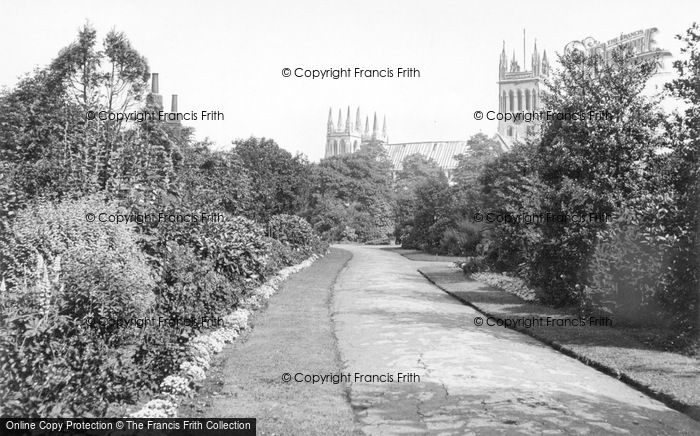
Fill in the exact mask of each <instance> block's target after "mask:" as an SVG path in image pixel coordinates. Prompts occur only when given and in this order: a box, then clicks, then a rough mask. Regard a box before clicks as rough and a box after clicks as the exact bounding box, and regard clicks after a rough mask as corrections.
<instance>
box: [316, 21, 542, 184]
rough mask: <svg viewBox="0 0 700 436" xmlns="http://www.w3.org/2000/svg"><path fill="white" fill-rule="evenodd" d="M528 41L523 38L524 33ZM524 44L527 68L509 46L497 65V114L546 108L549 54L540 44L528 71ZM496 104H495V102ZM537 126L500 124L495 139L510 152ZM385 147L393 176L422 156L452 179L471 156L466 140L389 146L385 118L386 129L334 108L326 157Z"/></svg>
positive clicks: (330, 114)
mask: <svg viewBox="0 0 700 436" xmlns="http://www.w3.org/2000/svg"><path fill="white" fill-rule="evenodd" d="M523 37H524V33H523ZM526 59H527V56H526V53H525V39H524V38H523V58H522V60H523V67H522V69H521V66H520V64H519V63H518V60H517V59H516V55H515V51H513V56H512V57H511V58H510V59H509V58H508V56H507V55H506V48H505V42H504V43H503V49H502V51H501V56H500V59H499V64H498V100H497V102H498V105H497V107H498V111H499V112H500V113H506V112H510V113H513V114H515V113H519V112H534V111H539V110H541V108H542V102H541V99H542V92H543V88H544V84H543V81H544V79H545V78H546V77H547V76H549V73H550V65H549V60H548V59H547V52H546V51H545V52H543V53H542V54H541V55H540V52H539V50H538V48H537V41H535V43H534V48H533V51H532V54H531V57H530V65H529V67H530V69H529V70H528V69H526V62H525V60H526ZM494 103H495V101H494ZM537 129H538V123H533V122H526V121H523V119H522V117H518V119H517V120H512V119H509V120H507V121H506V120H499V121H498V129H497V132H496V139H497V140H498V141H499V142H500V144H501V149H502V150H509V149H510V148H511V147H512V146H513V144H514V143H515V142H516V141H523V140H525V139H526V138H527V137H529V136H532V135H536V134H537V133H538V132H537ZM370 143H372V144H381V145H382V146H384V148H385V149H386V151H387V154H388V155H389V158H390V159H391V162H392V164H393V167H394V171H401V170H402V169H403V160H404V159H405V158H406V157H407V156H410V155H412V154H421V155H423V156H425V157H427V158H428V159H432V160H433V161H435V162H436V163H437V164H438V165H440V168H442V170H443V171H444V172H445V175H446V176H447V177H448V179H449V178H451V176H452V172H453V170H454V169H455V168H456V167H457V160H456V159H455V156H457V155H459V154H464V153H467V152H468V151H469V146H468V145H467V141H421V142H406V143H393V144H392V143H390V142H389V135H388V132H387V124H386V117H382V121H381V124H380V123H379V120H378V118H377V114H376V113H375V114H374V116H373V118H372V119H370V118H369V116H365V117H364V120H363V118H362V114H361V113H360V108H357V110H356V112H355V113H354V115H353V114H352V112H351V111H350V107H348V108H347V111H346V113H345V116H344V117H343V111H342V110H338V118H337V119H334V118H333V109H330V110H329V111H328V123H327V126H326V153H325V157H330V156H337V155H342V154H347V153H354V152H356V151H358V150H359V149H360V148H361V147H362V146H363V145H364V144H370Z"/></svg>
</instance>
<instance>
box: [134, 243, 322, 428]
mask: <svg viewBox="0 0 700 436" xmlns="http://www.w3.org/2000/svg"><path fill="white" fill-rule="evenodd" d="M320 257H321V256H319V255H317V254H312V255H311V257H309V258H308V259H306V260H304V261H303V262H301V263H298V264H296V265H292V266H288V267H286V268H282V269H281V270H280V271H279V272H277V274H275V275H274V276H272V277H271V278H270V279H268V280H267V281H266V282H265V283H263V284H262V285H260V286H258V287H257V288H255V289H254V290H253V292H251V295H250V296H249V297H248V298H246V299H245V300H243V301H242V302H241V303H240V304H239V306H240V307H239V308H238V309H236V310H235V311H234V312H232V313H231V314H229V315H226V316H225V317H224V318H223V321H224V325H225V326H226V327H223V328H220V329H218V330H215V331H213V332H211V333H206V334H202V335H199V336H197V337H195V338H194V339H192V340H191V341H189V342H188V346H189V353H188V354H189V355H191V356H192V357H191V360H188V361H186V362H183V363H182V364H181V365H180V372H178V373H177V374H171V375H169V376H167V377H165V378H164V379H163V382H162V383H161V384H160V391H161V392H160V393H159V394H157V397H158V398H155V399H153V400H151V401H149V402H148V403H146V404H145V405H144V406H143V407H142V408H141V409H140V410H138V411H137V412H133V413H130V414H129V415H128V416H127V418H176V417H177V408H178V406H179V404H180V403H181V402H182V400H183V399H184V398H185V397H186V396H187V395H189V394H190V393H191V392H192V387H191V386H192V384H193V383H195V382H200V381H202V380H204V379H205V378H206V371H207V370H208V369H209V365H210V364H211V360H212V357H213V356H214V355H215V354H218V353H220V352H221V350H223V348H224V346H225V345H226V344H230V343H232V342H233V341H234V340H235V339H236V338H237V337H238V335H239V333H240V331H241V330H245V329H246V328H248V318H249V316H250V314H251V313H252V312H253V311H255V310H258V309H260V307H262V303H263V302H264V301H265V300H267V299H268V298H270V297H271V296H272V295H274V294H275V292H277V289H278V288H279V286H280V284H281V283H282V282H283V281H285V280H286V279H287V278H288V277H289V276H290V275H292V274H294V273H297V272H299V271H301V270H303V269H304V268H308V267H309V266H311V264H312V263H314V262H315V261H316V260H317V259H319V258H320Z"/></svg>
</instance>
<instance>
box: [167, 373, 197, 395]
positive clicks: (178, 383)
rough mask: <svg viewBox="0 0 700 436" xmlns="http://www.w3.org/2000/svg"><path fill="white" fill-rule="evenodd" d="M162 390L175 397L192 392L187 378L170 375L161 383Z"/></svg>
mask: <svg viewBox="0 0 700 436" xmlns="http://www.w3.org/2000/svg"><path fill="white" fill-rule="evenodd" d="M160 389H161V391H163V392H165V393H170V394H173V395H187V394H188V393H189V392H190V382H189V380H187V379H186V378H183V377H179V376H176V375H169V376H167V377H165V379H164V380H163V381H162V382H161V384H160Z"/></svg>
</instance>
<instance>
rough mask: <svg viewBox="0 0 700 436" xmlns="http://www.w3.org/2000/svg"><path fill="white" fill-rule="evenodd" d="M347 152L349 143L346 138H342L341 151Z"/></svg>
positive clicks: (342, 152)
mask: <svg viewBox="0 0 700 436" xmlns="http://www.w3.org/2000/svg"><path fill="white" fill-rule="evenodd" d="M347 152H348V148H347V143H346V142H345V140H344V139H341V140H340V153H341V154H344V153H347Z"/></svg>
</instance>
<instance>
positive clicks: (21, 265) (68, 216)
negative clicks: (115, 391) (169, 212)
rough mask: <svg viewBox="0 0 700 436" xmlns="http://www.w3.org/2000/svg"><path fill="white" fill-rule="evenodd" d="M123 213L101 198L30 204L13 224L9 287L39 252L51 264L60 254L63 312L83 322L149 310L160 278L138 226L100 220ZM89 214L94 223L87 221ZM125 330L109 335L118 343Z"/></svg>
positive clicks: (59, 301) (59, 304)
mask: <svg viewBox="0 0 700 436" xmlns="http://www.w3.org/2000/svg"><path fill="white" fill-rule="evenodd" d="M124 213H125V210H124V209H122V208H119V207H117V206H116V205H115V204H113V203H104V202H102V201H101V200H99V199H97V198H87V199H82V200H66V201H63V202H61V203H56V204H53V203H38V204H35V205H32V206H30V207H27V208H26V209H25V210H23V211H22V213H21V214H19V215H18V217H17V218H16V219H15V220H14V222H13V224H12V228H11V238H12V239H11V244H10V247H9V253H8V254H9V257H10V258H11V259H12V260H13V268H11V269H10V271H9V276H8V283H9V285H10V287H14V286H17V285H18V284H19V283H20V282H22V281H23V280H24V279H25V273H24V270H25V269H26V266H27V265H32V264H33V263H34V262H36V257H37V256H42V257H43V258H45V259H47V261H48V262H53V261H54V260H55V259H58V258H59V257H60V259H61V267H62V271H63V273H62V282H63V284H64V286H63V289H62V292H60V294H59V295H57V296H56V305H57V308H58V310H59V312H60V313H61V314H62V315H66V316H69V317H71V318H73V319H75V320H76V321H78V322H80V321H82V320H89V319H102V318H109V319H114V318H120V317H139V316H141V315H143V314H145V313H146V311H147V310H148V308H149V306H150V305H151V304H152V303H153V300H154V295H153V288H154V286H155V281H154V277H153V273H152V271H151V268H150V267H149V266H148V264H147V259H146V257H145V256H144V255H143V253H142V252H141V251H140V249H139V248H138V245H137V242H138V237H137V235H136V234H135V233H134V231H133V226H132V225H130V224H127V223H119V224H117V223H110V222H100V218H99V217H100V216H106V215H103V214H107V215H109V214H124ZM89 214H93V216H94V217H96V218H95V219H94V221H90V220H88V219H86V216H88V215H89ZM122 333H123V334H126V333H125V332H122ZM123 334H113V333H112V334H110V335H109V336H110V341H111V342H117V341H118V340H120V339H122V336H123Z"/></svg>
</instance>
